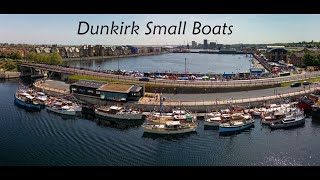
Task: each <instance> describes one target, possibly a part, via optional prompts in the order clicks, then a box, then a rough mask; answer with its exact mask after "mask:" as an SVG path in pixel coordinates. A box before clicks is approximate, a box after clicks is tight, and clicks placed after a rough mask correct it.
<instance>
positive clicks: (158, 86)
mask: <svg viewBox="0 0 320 180" xmlns="http://www.w3.org/2000/svg"><path fill="white" fill-rule="evenodd" d="M69 79H70V80H73V81H79V80H92V81H102V82H113V83H122V84H133V82H127V81H121V80H116V79H105V78H98V77H92V76H81V75H71V76H69ZM264 86H266V87H270V85H256V86H229V87H227V86H221V87H214V88H224V89H230V88H251V87H264ZM145 87H150V88H177V89H178V88H194V89H197V88H198V89H206V88H207V89H208V88H211V87H208V86H184V85H183V84H182V85H181V86H177V85H175V86H174V85H165V84H159V83H157V84H154V83H150V84H145Z"/></svg>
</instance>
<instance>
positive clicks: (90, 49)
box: [88, 45, 94, 57]
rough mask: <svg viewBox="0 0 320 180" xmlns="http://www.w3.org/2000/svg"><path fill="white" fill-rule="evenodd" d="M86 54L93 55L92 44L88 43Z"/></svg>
mask: <svg viewBox="0 0 320 180" xmlns="http://www.w3.org/2000/svg"><path fill="white" fill-rule="evenodd" d="M88 55H89V57H93V55H94V48H93V46H92V45H88Z"/></svg>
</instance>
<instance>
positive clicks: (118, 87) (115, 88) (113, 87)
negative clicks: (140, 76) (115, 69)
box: [98, 84, 133, 93]
mask: <svg viewBox="0 0 320 180" xmlns="http://www.w3.org/2000/svg"><path fill="white" fill-rule="evenodd" d="M132 87H133V85H127V84H105V85H103V86H101V87H100V88H99V89H98V90H99V91H111V92H119V93H129V92H130V90H131V88H132Z"/></svg>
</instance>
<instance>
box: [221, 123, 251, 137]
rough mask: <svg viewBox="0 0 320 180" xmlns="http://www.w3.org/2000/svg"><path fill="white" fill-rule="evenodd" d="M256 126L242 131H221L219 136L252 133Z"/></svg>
mask: <svg viewBox="0 0 320 180" xmlns="http://www.w3.org/2000/svg"><path fill="white" fill-rule="evenodd" d="M254 127H255V125H253V126H251V127H249V128H247V129H244V130H241V131H233V132H220V133H219V136H222V137H227V136H235V135H237V134H241V133H251V131H252V129H253V128H254Z"/></svg>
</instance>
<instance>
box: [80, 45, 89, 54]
mask: <svg viewBox="0 0 320 180" xmlns="http://www.w3.org/2000/svg"><path fill="white" fill-rule="evenodd" d="M79 50H80V57H89V49H88V46H81V47H80V49H79Z"/></svg>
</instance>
